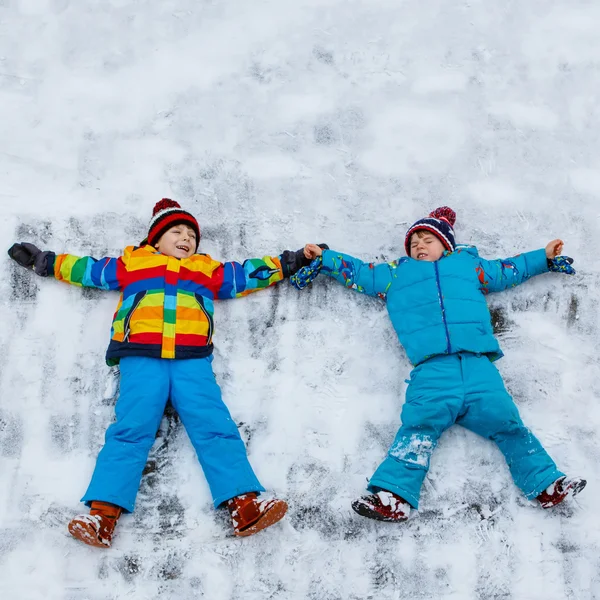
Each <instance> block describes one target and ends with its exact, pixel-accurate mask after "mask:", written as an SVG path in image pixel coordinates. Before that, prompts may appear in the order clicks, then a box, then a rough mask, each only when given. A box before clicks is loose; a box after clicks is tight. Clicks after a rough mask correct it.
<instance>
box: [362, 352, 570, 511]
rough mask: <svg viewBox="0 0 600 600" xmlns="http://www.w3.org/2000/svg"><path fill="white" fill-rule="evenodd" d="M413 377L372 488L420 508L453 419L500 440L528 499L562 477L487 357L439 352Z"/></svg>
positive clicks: (423, 364) (500, 444)
mask: <svg viewBox="0 0 600 600" xmlns="http://www.w3.org/2000/svg"><path fill="white" fill-rule="evenodd" d="M410 377H411V378H410V381H408V382H407V383H408V384H409V385H408V389H407V391H406V401H405V403H404V406H403V408H402V415H401V419H402V426H401V427H400V429H399V430H398V433H397V434H396V438H395V440H394V442H393V443H392V445H391V447H390V449H389V451H388V455H387V457H386V458H385V460H384V461H383V462H382V463H381V465H380V466H379V467H378V469H377V470H376V471H375V473H374V475H373V477H372V478H371V479H370V481H369V490H371V491H377V490H378V489H385V490H389V491H391V492H394V493H396V494H398V495H399V496H402V498H404V499H405V500H406V501H407V502H408V503H409V504H410V505H411V506H413V507H414V508H418V506H419V494H420V490H421V485H422V483H423V479H424V478H425V475H426V474H427V471H428V469H429V461H430V458H431V454H432V452H433V450H434V449H435V447H436V445H437V443H438V439H439V437H440V436H441V435H442V433H443V432H444V430H446V429H447V428H448V427H450V426H451V425H452V424H454V423H458V424H459V425H462V426H463V427H466V428H467V429H469V430H470V431H473V432H475V433H477V434H479V435H481V436H483V437H485V438H488V439H490V440H492V441H494V442H496V444H498V448H499V449H500V451H501V452H502V454H504V458H505V459H506V462H507V463H508V467H509V469H510V472H511V475H512V477H513V480H514V482H515V484H516V485H517V486H518V487H519V488H520V489H521V491H522V492H523V493H524V494H525V496H527V498H528V499H530V500H531V499H533V498H535V497H536V496H538V495H539V494H540V493H541V492H542V491H543V490H544V489H546V488H547V487H548V486H549V485H550V484H551V483H552V482H554V481H555V480H556V479H558V478H559V477H561V476H562V475H564V473H561V472H560V471H559V470H558V469H557V468H556V465H555V464H554V461H553V460H552V459H551V458H550V456H549V455H548V453H547V452H546V451H545V450H544V448H543V447H542V445H541V444H540V442H539V440H538V439H537V438H536V437H535V436H534V435H533V434H532V433H531V431H529V429H527V427H525V425H524V424H523V421H521V417H520V416H519V411H518V409H517V407H516V405H515V403H514V402H513V400H512V398H511V396H510V395H509V394H508V392H507V391H506V388H505V387H504V382H503V381H502V377H501V376H500V373H499V372H498V369H496V367H495V366H494V365H493V364H492V363H491V361H490V360H489V358H488V357H487V356H485V355H479V354H471V353H468V352H461V353H459V354H449V355H442V356H435V357H433V358H430V359H429V360H427V361H425V362H423V363H421V364H420V365H418V366H417V367H415V369H413V371H412V372H411V374H410Z"/></svg>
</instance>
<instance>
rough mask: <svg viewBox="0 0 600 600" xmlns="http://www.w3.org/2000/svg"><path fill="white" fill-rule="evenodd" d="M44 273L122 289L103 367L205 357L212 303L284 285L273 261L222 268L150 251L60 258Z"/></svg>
mask: <svg viewBox="0 0 600 600" xmlns="http://www.w3.org/2000/svg"><path fill="white" fill-rule="evenodd" d="M49 267H50V265H49ZM49 271H50V272H53V274H54V277H55V278H56V279H58V280H59V281H64V282H66V283H70V284H72V285H77V286H85V287H93V288H99V289H103V290H120V291H121V298H120V300H119V304H118V306H117V310H116V312H115V315H114V317H113V323H112V329H111V340H110V344H109V346H108V350H107V352H106V362H107V363H108V364H109V365H114V364H117V363H118V362H119V359H121V358H122V357H124V356H150V357H154V358H169V359H173V358H175V359H180V358H202V357H204V356H208V355H210V354H211V353H212V350H213V345H212V337H213V332H214V322H213V313H214V307H213V300H214V299H216V298H218V299H227V298H240V297H242V296H246V295H248V294H250V293H252V292H256V291H258V290H261V289H264V288H267V287H269V286H270V285H273V284H274V283H277V282H278V281H281V280H282V279H283V272H282V268H281V262H280V259H279V258H278V257H275V256H265V257H264V258H262V259H259V258H251V259H248V260H246V261H244V262H243V263H242V264H240V263H238V262H226V263H221V262H218V261H216V260H213V259H212V258H211V257H210V256H208V254H194V255H193V256H191V257H189V258H184V259H178V258H175V257H173V256H166V255H164V254H161V253H160V252H159V251H158V250H156V249H155V248H154V247H152V246H149V245H146V246H141V247H136V246H129V247H127V248H125V251H124V252H123V256H120V257H119V258H102V259H100V260H96V259H95V258H92V257H91V256H84V257H78V256H73V255H71V254H58V255H56V257H55V259H54V265H53V269H51V268H49Z"/></svg>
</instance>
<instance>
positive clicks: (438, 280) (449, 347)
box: [433, 261, 451, 354]
mask: <svg viewBox="0 0 600 600" xmlns="http://www.w3.org/2000/svg"><path fill="white" fill-rule="evenodd" d="M433 266H434V268H435V280H436V283H437V289H438V296H439V298H440V307H441V309H442V320H443V321H444V328H445V330H446V341H447V342H448V347H447V348H446V350H447V353H448V354H451V346H450V332H449V331H448V322H447V321H446V308H445V307H444V298H443V297H442V286H441V284H440V271H439V268H438V264H437V261H436V262H434V263H433Z"/></svg>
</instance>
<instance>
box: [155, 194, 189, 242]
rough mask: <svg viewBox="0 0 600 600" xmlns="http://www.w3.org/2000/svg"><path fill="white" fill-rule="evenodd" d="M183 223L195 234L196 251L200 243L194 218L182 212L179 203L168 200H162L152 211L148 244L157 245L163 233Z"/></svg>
mask: <svg viewBox="0 0 600 600" xmlns="http://www.w3.org/2000/svg"><path fill="white" fill-rule="evenodd" d="M181 223H183V224H184V225H187V226H188V227H190V228H191V229H193V230H194V231H195V232H196V250H197V249H198V243H199V242H200V226H199V225H198V221H196V218H195V217H194V216H193V215H191V214H190V213H189V212H187V211H185V210H183V209H182V208H181V206H179V203H177V202H175V200H171V199H170V198H163V199H162V200H160V201H159V202H157V203H156V205H155V206H154V210H153V211H152V220H151V221H150V228H149V230H148V238H147V241H148V244H150V245H151V246H154V245H155V244H157V243H158V240H160V238H161V236H162V235H163V233H165V231H167V230H169V229H171V227H173V226H175V225H180V224H181Z"/></svg>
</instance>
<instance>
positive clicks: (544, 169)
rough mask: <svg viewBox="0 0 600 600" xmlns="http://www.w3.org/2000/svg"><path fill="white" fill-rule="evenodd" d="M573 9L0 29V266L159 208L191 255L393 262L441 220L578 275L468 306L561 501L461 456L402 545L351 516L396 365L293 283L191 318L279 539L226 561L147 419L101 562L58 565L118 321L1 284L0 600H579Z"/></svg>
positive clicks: (6, 23)
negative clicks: (554, 242) (12, 249)
mask: <svg viewBox="0 0 600 600" xmlns="http://www.w3.org/2000/svg"><path fill="white" fill-rule="evenodd" d="M599 22H600V5H599V4H598V3H597V2H595V1H594V0H554V1H552V2H544V1H542V0H530V1H529V2H515V1H512V0H510V1H507V2H491V1H489V0H486V1H484V0H471V1H470V2H464V1H458V0H428V1H426V2H425V1H422V0H420V1H417V0H346V1H344V0H260V1H258V2H244V1H242V0H229V1H227V2H225V1H224V0H194V1H192V0H162V1H159V0H86V1H83V2H74V1H71V0H0V110H1V115H2V119H1V120H0V140H1V141H0V170H1V173H2V188H1V190H0V235H1V238H2V239H3V240H4V244H5V247H6V248H8V246H9V245H10V244H11V243H12V242H13V241H30V242H33V243H36V244H38V245H40V246H41V247H43V248H45V249H52V250H56V251H69V252H72V253H75V254H78V253H79V254H92V255H94V256H97V257H98V256H102V255H116V254H117V253H118V252H119V251H120V250H121V249H122V248H123V247H124V246H126V245H127V244H131V243H136V242H139V241H140V240H141V239H142V238H143V237H144V235H145V233H146V227H147V224H148V222H149V219H150V215H151V210H152V207H153V205H154V203H155V202H156V201H157V200H159V199H160V198H161V197H163V196H168V197H172V198H175V199H177V200H179V201H180V202H181V203H182V204H183V205H184V206H185V207H186V208H188V209H189V210H191V211H192V212H193V213H194V214H196V215H197V216H198V218H199V221H200V223H201V227H202V232H203V237H202V242H201V247H202V249H203V251H205V252H208V253H210V254H211V255H213V256H215V257H218V258H221V259H238V260H239V259H243V258H245V257H250V256H262V255H263V254H267V253H275V252H277V253H278V252H280V251H281V250H283V249H285V248H289V249H296V248H299V247H301V246H302V245H303V244H304V243H306V242H308V241H312V242H321V241H325V242H327V243H328V244H329V245H330V246H331V247H332V248H335V249H337V250H340V251H346V252H350V253H353V254H355V255H357V256H359V257H361V258H363V259H369V260H391V259H394V258H397V257H399V256H401V255H402V254H403V235H404V231H405V230H406V228H407V227H408V225H409V224H410V223H412V222H413V221H414V220H416V219H417V218H420V217H423V216H425V214H426V213H427V212H429V211H430V210H431V209H433V208H434V207H436V206H438V205H440V204H449V205H450V206H452V207H453V208H454V209H455V210H456V212H457V214H458V220H457V224H456V231H457V237H458V241H460V242H463V243H476V244H477V245H478V246H479V249H480V252H481V254H482V255H483V256H486V257H490V258H495V257H498V256H510V255H511V254H513V253H516V252H519V251H524V250H529V249H535V248H538V247H540V246H543V245H545V244H546V243H547V242H548V241H549V240H551V239H553V238H554V237H558V236H561V237H563V238H564V240H565V242H566V245H565V251H566V253H568V254H570V255H572V256H574V257H575V258H576V263H575V266H576V267H577V269H578V274H577V276H575V277H573V278H568V277H565V276H560V275H545V276H542V277H539V278H537V279H535V280H534V281H531V282H528V283H527V284H525V285H523V286H522V287H520V288H518V289H515V290H512V291H508V292H505V293H503V294H501V295H493V296H491V297H490V298H489V302H490V304H491V306H492V307H493V319H494V324H495V327H496V331H497V333H498V335H499V336H500V340H501V344H502V347H503V349H504V351H505V352H506V357H505V358H504V359H503V360H502V361H500V362H499V363H498V365H499V368H500V370H501V372H502V374H503V376H504V377H505V380H506V382H507V385H508V387H509V389H510V391H511V393H512V394H513V395H514V397H515V400H516V402H517V404H518V405H519V408H520V411H521V413H522V416H523V419H524V421H525V422H526V424H527V425H528V426H529V427H531V429H532V430H533V431H534V432H535V433H536V435H538V436H539V438H540V439H541V441H542V442H543V444H544V445H545V446H546V448H547V449H548V450H549V452H550V453H551V455H552V456H553V457H554V458H555V460H556V461H557V463H558V465H559V466H560V467H561V468H562V469H563V470H565V471H566V472H567V473H568V474H571V475H575V474H581V475H584V476H586V477H587V478H588V480H589V483H588V487H587V489H586V490H585V491H584V492H583V493H582V494H581V495H580V496H578V497H577V498H576V499H574V500H573V501H572V502H570V503H569V504H568V505H567V506H564V507H559V508H556V509H554V510H548V511H544V510H541V509H540V508H539V507H538V506H536V505H535V504H534V503H533V502H528V501H527V500H525V499H524V498H523V496H522V495H521V494H520V493H519V491H518V490H517V489H516V488H515V487H514V485H513V484H512V482H511V481H510V477H509V473H508V470H507V467H506V465H505V464H504V462H503V458H502V456H501V455H500V453H499V451H498V450H497V448H496V447H494V445H493V444H492V443H490V442H487V441H485V440H483V439H480V438H478V437H476V436H475V435H473V434H471V433H469V432H467V431H465V430H463V429H461V428H459V427H453V428H451V429H450V430H449V431H448V432H446V433H445V434H444V436H443V437H442V439H441V442H440V444H439V447H438V448H437V449H436V451H435V452H434V454H433V457H432V465H431V470H430V474H429V477H428V478H427V479H426V483H425V485H424V489H423V495H422V508H421V510H420V511H419V514H418V515H416V517H415V518H414V519H411V520H410V521H409V522H408V523H406V524H402V525H396V524H389V523H380V522H375V521H370V520H368V519H364V518H361V517H359V516H357V515H355V514H354V513H353V512H352V510H351V509H350V502H351V501H352V500H353V499H355V498H357V497H358V496H360V495H361V494H363V493H364V488H365V483H366V478H367V477H369V476H370V475H371V474H372V472H373V470H374V469H375V467H376V466H377V465H378V464H379V462H380V461H381V460H382V459H383V457H384V455H385V452H386V451H387V449H388V447H389V445H390V444H391V443H392V441H393V439H394V435H395V432H396V429H397V427H398V424H399V412H400V409H401V406H402V402H403V395H404V390H405V383H404V381H405V379H406V378H407V377H408V372H409V364H408V362H407V360H406V357H405V355H404V353H403V351H402V349H401V347H400V346H399V344H398V342H397V339H396V337H395V335H394V333H393V330H392V328H391V325H390V323H389V320H388V318H387V315H386V312H385V308H384V306H383V304H382V302H381V301H380V300H377V299H371V298H366V297H362V296H361V295H359V294H356V293H353V292H351V291H349V290H346V289H344V287H343V286H340V285H339V284H337V283H336V282H334V281H331V280H327V279H326V278H319V279H318V280H317V281H316V282H315V283H314V284H313V285H312V286H311V287H309V288H307V289H306V290H304V291H303V292H298V291H296V290H294V289H292V288H291V287H290V286H288V285H281V286H279V287H278V288H276V289H272V290H268V291H266V292H262V293H260V294H257V295H255V296H252V297H249V298H246V299H242V300H236V301H232V302H222V303H220V304H219V305H218V306H217V317H216V318H217V333H216V337H215V341H216V346H217V350H216V355H215V362H214V365H215V370H216V373H217V377H218V381H219V382H220V384H221V386H222V388H223V393H224V397H225V400H226V402H227V404H228V406H229V407H230V409H231V411H232V414H233V416H234V418H235V419H236V421H237V422H238V423H239V426H240V429H241V432H242V435H243V436H244V438H245V440H246V441H247V444H248V450H249V454H250V459H251V461H252V464H253V465H254V466H255V468H256V471H257V473H258V475H259V477H260V478H261V480H262V482H263V483H264V485H265V486H266V487H268V488H269V490H270V491H272V492H273V493H275V494H277V495H279V496H281V497H283V498H285V499H287V500H288V501H289V503H290V511H289V514H288V516H287V517H286V518H285V519H284V521H282V523H280V524H278V525H276V526H274V527H272V528H271V529H269V530H267V531H264V532H262V533H260V534H259V535H257V536H255V537H251V538H248V539H243V540H240V539H236V538H234V537H233V536H232V534H231V528H230V524H229V523H228V519H227V515H226V513H225V512H224V511H214V510H213V509H212V508H211V501H210V496H209V493H208V489H207V486H206V483H205V481H204V479H203V476H202V473H201V470H200V468H199V466H198V464H197V461H196V458H195V455H194V453H193V450H192V447H191V445H190V443H189V441H188V439H187V436H186V434H185V431H184V430H183V428H182V427H181V425H180V423H179V421H178V419H177V416H176V415H175V414H174V413H173V412H172V411H167V414H166V417H165V419H164V420H163V423H162V425H161V430H160V434H159V437H158V438H157V443H156V445H155V447H154V449H153V451H152V453H151V456H150V458H149V461H148V465H147V468H146V474H145V477H144V480H143V482H142V486H141V490H140V494H139V497H138V504H137V507H136V510H135V512H134V513H133V514H132V515H127V516H125V517H124V518H123V519H122V520H121V522H120V524H119V529H118V534H117V536H116V537H115V540H114V546H113V548H112V549H111V550H109V551H103V550H99V549H95V548H88V547H85V546H83V545H82V544H78V543H77V542H76V541H74V540H73V539H71V538H70V536H69V535H68V533H67V529H66V524H67V522H68V520H69V519H70V518H71V517H72V516H73V515H74V514H77V513H78V512H80V511H81V510H82V508H83V507H82V505H81V504H79V498H80V497H81V495H82V494H83V492H84V490H85V488H86V486H87V483H88V481H89V477H90V474H91V471H92V468H93V465H94V460H95V457H96V454H97V452H98V450H99V448H100V447H101V444H102V441H103V435H104V431H105V429H106V427H107V425H108V424H109V423H110V422H111V419H112V416H113V402H112V401H108V400H104V399H103V396H104V395H105V393H104V390H105V387H106V380H107V378H109V377H110V375H109V371H108V368H107V367H105V366H104V363H103V354H104V350H105V347H106V344H107V342H108V332H109V327H110V321H111V317H112V312H113V310H114V306H115V303H116V300H117V296H116V295H115V294H112V293H107V292H104V293H103V292H99V291H90V290H81V289H77V288H74V287H68V286H65V285H63V284H61V283H58V282H56V281H49V280H40V279H39V278H36V277H35V276H34V275H33V274H31V273H28V272H26V271H24V270H22V269H19V268H18V267H17V266H16V265H14V264H13V263H11V261H10V260H9V259H8V258H7V257H5V259H4V260H3V261H1V262H0V292H1V294H0V297H1V298H2V300H1V301H0V352H1V355H2V360H1V361H0V386H1V392H0V597H1V598H2V599H3V600H37V599H42V598H43V599H45V600H113V599H120V598H127V599H131V600H141V599H151V600H154V599H157V600H163V599H166V598H178V599H179V598H183V599H186V600H187V599H195V598H207V599H209V600H242V599H243V600H267V599H269V600H271V599H272V600H288V599H307V600H359V599H360V600H363V599H371V598H372V599H376V600H388V599H389V600H398V599H404V598H406V599H411V600H412V599H434V600H441V599H444V600H445V599H452V600H491V599H494V600H511V599H514V600H537V599H539V600H564V599H573V600H575V599H576V600H598V599H599V598H600V511H599V510H598V495H599V492H598V480H599V479H600V441H599V431H600V407H599V406H598V397H599V395H600V359H599V357H598V341H599V339H600V338H599V336H600V308H599V306H600V304H599V303H598V300H597V295H598V290H599V284H600V271H599V267H598V240H599V239H600V203H599V202H598V197H599V195H600V175H599V172H600V171H599V167H600V158H599V156H600V152H599V150H600V145H599V143H600V133H599V132H600V102H599V101H598V98H599V94H600V36H599V35H598V23H599Z"/></svg>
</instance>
